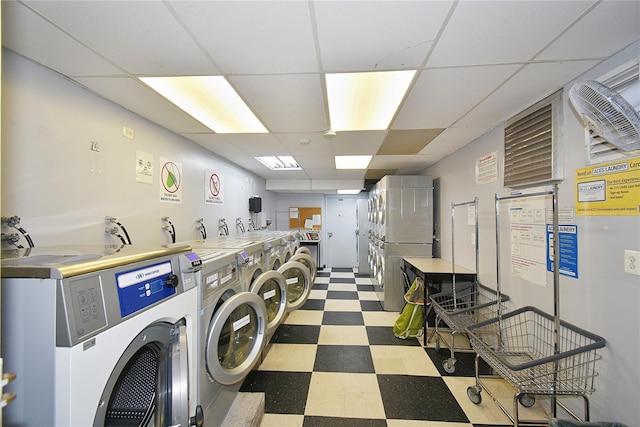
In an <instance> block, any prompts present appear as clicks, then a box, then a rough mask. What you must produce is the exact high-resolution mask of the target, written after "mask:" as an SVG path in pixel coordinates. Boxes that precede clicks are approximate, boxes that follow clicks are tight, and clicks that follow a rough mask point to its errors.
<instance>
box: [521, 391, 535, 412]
mask: <svg viewBox="0 0 640 427" xmlns="http://www.w3.org/2000/svg"><path fill="white" fill-rule="evenodd" d="M518 402H520V404H521V405H522V406H524V407H525V408H531V407H532V406H533V405H534V404H535V403H536V397H535V396H533V395H531V394H526V393H525V394H521V395H520V396H518Z"/></svg>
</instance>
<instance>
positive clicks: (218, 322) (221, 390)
mask: <svg viewBox="0 0 640 427" xmlns="http://www.w3.org/2000/svg"><path fill="white" fill-rule="evenodd" d="M193 250H194V252H195V253H196V254H198V256H199V257H200V259H201V260H202V269H201V271H200V273H199V274H200V283H201V285H200V288H199V292H198V294H199V297H198V301H199V302H198V310H199V320H198V331H199V332H198V336H199V338H200V339H199V345H198V347H199V348H198V366H199V375H198V378H199V384H198V389H199V401H200V402H201V404H202V407H203V409H204V418H205V420H206V424H205V425H207V426H220V425H221V424H222V422H223V420H224V418H225V416H226V415H227V413H228V411H229V408H230V407H231V405H232V404H233V401H234V399H235V398H236V396H237V394H238V390H239V389H240V385H241V384H242V381H243V380H244V378H245V377H246V376H247V374H248V373H249V372H250V371H251V369H252V368H253V367H254V366H255V365H256V364H258V363H259V361H260V360H261V353H262V349H263V347H264V345H265V341H266V340H267V335H266V334H267V325H268V319H267V309H266V306H265V299H264V298H263V296H261V295H258V294H256V293H252V292H246V291H244V290H243V286H242V283H241V278H240V275H239V269H238V262H240V264H243V263H245V261H246V258H247V256H246V254H245V253H244V252H243V251H242V250H241V249H210V248H206V247H202V246H200V247H196V248H194V249H193Z"/></svg>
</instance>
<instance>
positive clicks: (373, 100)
mask: <svg viewBox="0 0 640 427" xmlns="http://www.w3.org/2000/svg"><path fill="white" fill-rule="evenodd" d="M415 74H416V70H406V71H376V72H367V73H337V74H327V75H326V76H325V79H326V83H327V98H328V103H329V118H330V120H331V129H332V130H334V131H353V130H385V129H387V128H388V127H389V124H390V123H391V119H392V118H393V116H394V115H395V113H396V111H397V110H398V107H399V106H400V102H401V101H402V99H403V98H404V96H405V93H406V92H407V89H408V88H409V85H410V84H411V81H412V80H413V77H414V76H415Z"/></svg>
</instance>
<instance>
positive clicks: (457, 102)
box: [392, 65, 519, 129]
mask: <svg viewBox="0 0 640 427" xmlns="http://www.w3.org/2000/svg"><path fill="white" fill-rule="evenodd" d="M518 68H519V66H518V65H495V66H485V67H461V68H447V69H436V70H424V71H422V72H421V74H420V76H419V78H418V80H417V82H416V84H415V85H414V87H413V89H412V91H411V94H410V95H409V97H408V98H407V100H406V101H405V103H404V104H403V106H402V109H401V110H400V112H399V114H398V117H397V118H396V119H395V121H394V122H393V125H392V129H440V128H446V127H448V126H450V125H452V124H453V123H455V121H456V120H458V119H459V118H460V117H461V116H463V115H464V114H466V113H467V112H469V111H470V110H471V108H473V107H474V106H475V105H476V104H477V103H478V102H480V101H481V100H482V99H483V98H484V97H486V96H487V95H489V94H490V93H491V92H493V91H494V90H495V89H496V88H498V87H499V86H500V85H501V84H502V83H503V82H504V81H505V80H506V79H507V78H508V77H509V76H511V75H512V74H513V73H514V72H515V71H516V70H517V69H518Z"/></svg>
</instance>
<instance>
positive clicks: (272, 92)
mask: <svg viewBox="0 0 640 427" xmlns="http://www.w3.org/2000/svg"><path fill="white" fill-rule="evenodd" d="M230 80H231V82H232V83H233V85H234V86H235V87H236V88H237V89H238V91H239V92H240V94H241V96H242V97H243V98H244V100H245V101H246V102H247V103H248V104H249V106H250V107H251V109H252V110H253V112H254V113H255V114H256V115H257V116H258V117H259V118H260V119H261V120H262V122H263V123H264V124H265V126H266V127H267V129H269V130H270V131H271V132H321V131H324V130H326V129H328V127H329V126H328V124H327V118H326V112H325V107H324V97H323V95H322V85H321V81H320V76H318V75H315V74H304V75H276V76H274V75H270V76H235V77H234V76H232V77H230Z"/></svg>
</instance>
